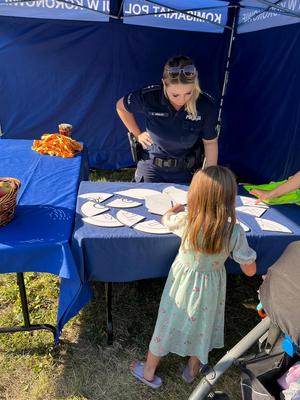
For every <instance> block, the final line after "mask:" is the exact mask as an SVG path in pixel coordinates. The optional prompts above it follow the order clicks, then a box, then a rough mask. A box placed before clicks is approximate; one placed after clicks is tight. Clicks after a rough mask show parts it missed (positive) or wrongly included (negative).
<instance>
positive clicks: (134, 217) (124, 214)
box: [117, 210, 145, 226]
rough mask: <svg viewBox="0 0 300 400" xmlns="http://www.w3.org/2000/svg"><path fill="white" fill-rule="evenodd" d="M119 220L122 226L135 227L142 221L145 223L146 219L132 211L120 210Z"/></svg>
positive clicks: (118, 213)
mask: <svg viewBox="0 0 300 400" xmlns="http://www.w3.org/2000/svg"><path fill="white" fill-rule="evenodd" d="M117 218H118V220H119V221H120V222H122V224H124V225H126V226H133V225H135V224H137V223H138V222H140V221H143V219H145V217H144V216H143V215H138V214H134V213H132V212H130V211H124V210H120V211H118V212H117Z"/></svg>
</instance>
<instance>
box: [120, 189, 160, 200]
mask: <svg viewBox="0 0 300 400" xmlns="http://www.w3.org/2000/svg"><path fill="white" fill-rule="evenodd" d="M115 193H116V194H119V195H121V196H127V197H133V198H134V199H140V200H145V198H146V197H147V196H153V195H154V194H160V192H159V191H158V190H153V189H128V190H121V191H120V192H115Z"/></svg>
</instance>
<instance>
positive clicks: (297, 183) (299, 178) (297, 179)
mask: <svg viewBox="0 0 300 400" xmlns="http://www.w3.org/2000/svg"><path fill="white" fill-rule="evenodd" d="M299 188H300V171H298V172H297V173H296V174H295V175H294V176H292V177H291V178H290V179H289V180H288V181H287V182H285V183H283V184H282V185H280V186H278V187H277V188H275V189H273V190H261V189H252V190H251V192H250V193H251V194H254V195H255V196H257V197H258V199H259V200H268V199H272V198H273V197H279V196H282V195H284V194H286V193H289V192H292V191H293V190H296V189H299Z"/></svg>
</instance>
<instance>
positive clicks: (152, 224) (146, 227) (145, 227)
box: [134, 219, 171, 235]
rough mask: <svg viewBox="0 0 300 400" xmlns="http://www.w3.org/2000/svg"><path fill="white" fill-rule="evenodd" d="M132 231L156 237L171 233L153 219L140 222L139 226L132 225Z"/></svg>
mask: <svg viewBox="0 0 300 400" xmlns="http://www.w3.org/2000/svg"><path fill="white" fill-rule="evenodd" d="M134 229H136V230H138V231H141V232H146V233H154V234H156V235H162V234H166V233H171V232H170V231H169V229H167V228H166V227H165V226H163V225H162V224H160V223H159V222H157V221H156V220H154V219H151V220H148V221H145V222H140V223H139V224H136V225H134Z"/></svg>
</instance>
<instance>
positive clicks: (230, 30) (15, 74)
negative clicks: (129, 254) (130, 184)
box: [0, 0, 300, 182]
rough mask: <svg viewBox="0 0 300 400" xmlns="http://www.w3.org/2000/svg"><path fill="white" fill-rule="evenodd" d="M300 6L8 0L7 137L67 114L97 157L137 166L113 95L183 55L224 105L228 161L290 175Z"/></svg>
mask: <svg viewBox="0 0 300 400" xmlns="http://www.w3.org/2000/svg"><path fill="white" fill-rule="evenodd" d="M299 14H300V0H286V1H280V2H279V1H274V0H272V2H271V1H267V0H260V1H238V0H232V1H227V2H226V1H222V0H219V1H215V0H189V1H183V0H159V1H141V0H135V1H129V0H128V1H127V0H126V1H124V2H121V1H116V0H115V1H111V2H109V1H108V0H66V1H57V0H33V1H27V2H21V1H17V0H12V1H11V0H0V15H1V17H0V59H1V63H0V123H1V128H2V133H3V136H2V137H3V138H31V139H33V138H39V137H40V136H41V134H42V133H44V132H45V131H48V132H55V131H57V124H58V123H61V122H68V123H71V124H73V126H74V137H75V138H76V139H77V140H82V141H84V142H85V144H86V145H87V147H88V150H89V161H90V166H91V167H94V168H108V169H110V168H120V167H124V166H128V165H131V164H132V160H131V155H130V149H129V145H128V142H127V136H126V134H125V133H126V132H125V129H124V127H123V126H122V124H121V122H120V121H119V119H118V117H117V115H116V112H115V103H116V101H117V99H118V98H120V97H121V96H122V95H124V94H126V93H127V92H129V91H130V90H132V89H135V88H138V87H141V86H143V85H146V84H151V83H156V82H159V81H160V78H161V72H162V68H163V65H164V63H165V61H166V59H167V58H169V57H170V56H172V55H174V54H182V53H183V54H187V55H189V56H191V57H192V58H193V59H195V62H196V65H197V67H198V69H199V71H200V84H201V86H202V89H203V90H204V91H207V92H209V93H210V94H212V95H213V96H214V97H215V98H216V101H219V102H220V103H221V105H222V109H221V112H220V124H221V131H220V163H222V164H225V165H228V166H230V167H231V168H232V169H233V170H234V171H235V173H236V174H237V175H238V176H239V178H240V179H242V180H247V181H255V182H263V181H267V180H271V179H276V180H278V179H281V178H283V177H286V176H288V175H290V174H292V173H294V172H295V171H296V170H299V169H300V159H299V157H298V154H299V150H300V135H299V134H298V135H297V132H298V131H299V109H300V100H299V95H298V90H297V88H298V87H299V86H300V85H299V83H300V82H299V79H300V78H299V73H298V71H299V63H300V46H299V45H300V25H299V22H300V18H299ZM148 25H150V26H148ZM165 28H167V29H165ZM267 28H268V29H267ZM269 28H270V29H269ZM234 39H235V40H234ZM233 44H234V46H233ZM229 72H230V74H229ZM226 88H227V90H226ZM225 94H226V95H225ZM224 96H225V97H224ZM279 149H280V150H279ZM279 154H280V156H279Z"/></svg>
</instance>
